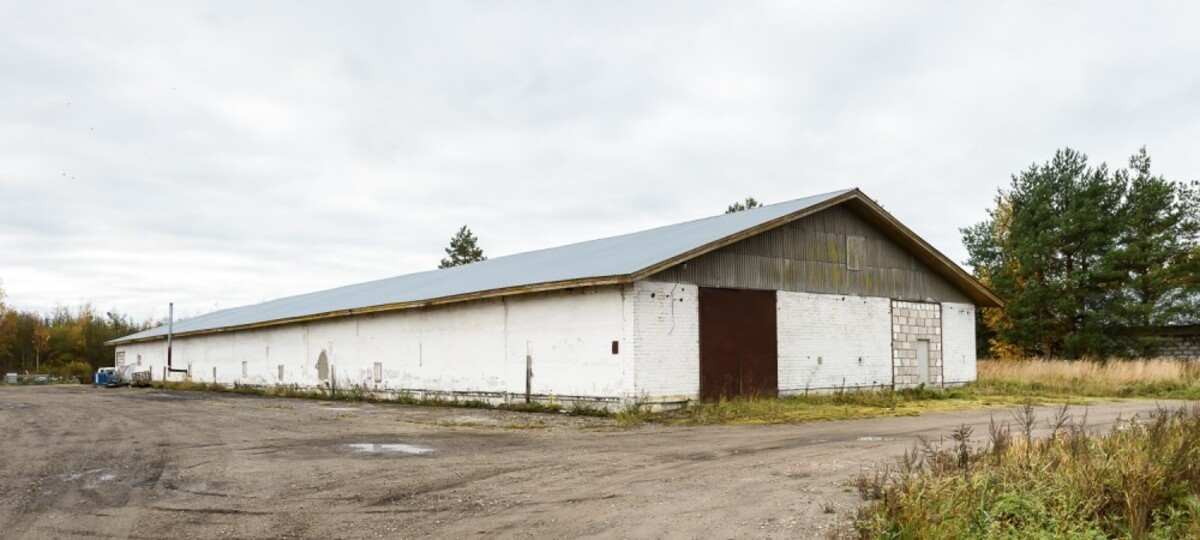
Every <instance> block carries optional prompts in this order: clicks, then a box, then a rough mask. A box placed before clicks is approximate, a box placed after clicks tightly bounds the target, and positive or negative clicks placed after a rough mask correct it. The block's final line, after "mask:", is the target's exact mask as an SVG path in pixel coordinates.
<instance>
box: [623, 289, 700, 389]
mask: <svg viewBox="0 0 1200 540" xmlns="http://www.w3.org/2000/svg"><path fill="white" fill-rule="evenodd" d="M626 302H627V303H628V304H629V305H631V306H632V307H633V317H634V338H633V339H634V343H633V346H634V355H635V356H634V362H635V365H636V367H635V370H634V371H635V381H636V382H635V385H634V392H635V395H636V396H637V397H639V398H655V399H659V400H672V399H694V398H695V397H696V396H698V395H699V393H700V303H699V297H698V296H697V288H696V286H695V285H686V284H679V283H661V282H652V281H639V282H636V283H634V286H633V290H632V291H631V292H630V293H628V294H627V295H626Z"/></svg>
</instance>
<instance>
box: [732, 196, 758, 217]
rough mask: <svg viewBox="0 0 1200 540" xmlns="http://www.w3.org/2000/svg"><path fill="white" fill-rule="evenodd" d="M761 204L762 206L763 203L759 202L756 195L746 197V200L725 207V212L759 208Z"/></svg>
mask: <svg viewBox="0 0 1200 540" xmlns="http://www.w3.org/2000/svg"><path fill="white" fill-rule="evenodd" d="M760 206H762V203H760V202H758V201H757V200H756V199H755V198H754V197H746V200H745V202H735V203H733V204H731V205H729V208H726V209H725V213H726V214H732V213H734V212H741V211H743V210H749V209H751V208H758V207H760Z"/></svg>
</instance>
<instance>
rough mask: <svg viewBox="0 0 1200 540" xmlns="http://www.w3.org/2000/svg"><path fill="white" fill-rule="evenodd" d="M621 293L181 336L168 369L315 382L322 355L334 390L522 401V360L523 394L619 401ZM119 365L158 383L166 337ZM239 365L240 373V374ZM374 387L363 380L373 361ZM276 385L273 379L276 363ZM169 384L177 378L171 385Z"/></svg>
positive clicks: (626, 384) (132, 347)
mask: <svg viewBox="0 0 1200 540" xmlns="http://www.w3.org/2000/svg"><path fill="white" fill-rule="evenodd" d="M623 298H624V294H623V291H622V288H621V287H602V288H587V289H575V290H571V291H557V292H550V293H542V294H531V295H525V296H521V297H515V298H509V299H504V300H500V299H496V300H484V301H479V302H468V303H460V304H452V305H448V306H437V307H432V308H426V309H413V310H404V311H397V312H391V313H377V314H368V315H362V316H357V317H342V318H337V319H330V320H327V321H314V322H308V323H300V324H290V325H284V326H278V327H274V328H264V329H257V330H240V331H235V332H226V333H220V334H210V335H202V336H194V337H181V338H178V339H176V340H175V343H174V355H173V356H174V365H175V367H178V368H184V367H188V366H189V365H190V367H191V370H192V371H191V373H192V379H193V380H197V381H205V382H209V381H212V380H213V368H216V381H217V382H220V383H224V384H232V383H234V382H240V383H246V384H256V385H271V384H297V385H301V386H315V385H317V384H319V382H320V381H319V380H318V378H317V369H316V364H317V359H318V357H319V356H320V354H321V352H322V351H325V352H326V354H327V356H328V359H329V363H330V365H331V366H332V370H333V372H334V374H335V375H336V376H337V378H338V384H339V385H342V386H343V387H345V386H349V385H364V386H367V387H376V388H379V389H390V390H413V391H433V392H447V391H467V392H488V393H503V392H510V393H523V392H524V391H525V356H526V354H527V353H532V355H533V357H534V378H533V392H534V393H535V394H554V395H572V396H587V397H624V396H627V395H629V394H631V393H632V391H633V376H632V369H631V365H630V363H629V362H627V361H626V359H627V358H630V357H631V356H632V354H633V349H632V347H630V346H629V345H630V344H627V343H622V344H620V345H619V347H623V348H622V349H620V351H619V354H617V355H613V354H612V341H613V340H621V339H623V337H624V336H625V335H626V332H625V316H624V300H623ZM117 351H119V352H124V353H125V356H126V359H127V361H129V362H134V361H136V356H137V355H138V354H141V355H142V357H143V359H142V361H143V367H145V368H146V369H150V370H151V373H152V376H153V377H154V379H155V380H161V379H162V376H163V371H162V368H163V366H165V365H166V341H165V340H160V341H154V342H149V343H135V344H128V345H120V346H118V347H117ZM242 362H246V368H247V369H246V372H247V373H246V376H245V377H243V376H242ZM376 362H379V363H381V364H382V365H383V370H382V371H383V381H382V382H381V383H379V384H376V383H375V381H374V373H373V372H374V364H375V363H376ZM281 365H282V366H283V371H284V377H283V379H282V380H281V379H280V378H279V376H278V375H279V366H281ZM171 378H172V379H173V380H179V379H181V377H180V376H174V377H171Z"/></svg>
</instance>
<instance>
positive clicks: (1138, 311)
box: [961, 148, 1200, 358]
mask: <svg viewBox="0 0 1200 540" xmlns="http://www.w3.org/2000/svg"><path fill="white" fill-rule="evenodd" d="M1150 165H1151V161H1150V156H1149V154H1148V153H1147V152H1146V149H1145V148H1142V149H1141V150H1139V151H1138V152H1137V153H1135V154H1134V155H1133V156H1132V157H1130V158H1129V163H1128V167H1126V168H1121V169H1115V170H1114V169H1110V168H1109V167H1108V165H1106V164H1104V163H1100V164H1098V165H1093V164H1091V163H1089V161H1088V158H1087V156H1086V155H1084V154H1083V153H1081V152H1078V151H1076V150H1073V149H1070V148H1065V149H1062V150H1059V151H1057V152H1056V153H1055V154H1054V156H1053V157H1052V158H1051V159H1050V160H1048V161H1046V162H1045V163H1042V164H1036V163H1035V164H1033V165H1031V166H1030V167H1029V168H1028V169H1026V170H1024V171H1022V172H1020V173H1018V174H1015V175H1013V176H1012V180H1011V182H1010V184H1009V186H1008V187H1007V188H1004V189H1000V190H999V192H998V194H997V195H996V198H995V205H994V206H993V207H992V208H990V209H989V210H988V218H987V219H986V220H984V221H983V222H980V223H978V224H975V225H973V226H970V227H966V228H964V229H962V230H961V232H962V235H963V243H964V244H965V245H966V248H967V251H968V253H969V255H970V258H969V260H968V264H969V265H970V266H972V268H973V269H974V274H975V276H976V277H977V278H979V279H980V280H981V281H982V282H983V283H984V284H985V285H987V286H988V287H990V288H991V289H992V290H993V291H994V292H995V293H996V294H997V295H998V296H999V297H1000V298H1001V299H1002V300H1004V307H1003V308H999V309H983V310H980V320H979V324H978V325H977V331H978V332H979V344H980V346H981V349H982V350H981V351H980V353H981V354H983V355H990V356H994V357H1002V358H1011V357H1029V356H1044V357H1066V358H1081V357H1098V358H1104V357H1110V356H1152V355H1154V354H1155V353H1156V351H1157V349H1158V347H1159V346H1161V345H1162V344H1163V342H1164V340H1163V339H1162V338H1160V337H1156V335H1155V329H1157V328H1162V327H1165V326H1171V325H1181V324H1193V323H1197V322H1200V184H1198V183H1197V182H1194V181H1192V182H1179V181H1172V180H1168V179H1166V178H1164V177H1162V176H1161V175H1158V174H1155V173H1154V172H1153V171H1152V169H1151V166H1150Z"/></svg>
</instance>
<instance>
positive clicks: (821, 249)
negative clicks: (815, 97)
mask: <svg viewBox="0 0 1200 540" xmlns="http://www.w3.org/2000/svg"><path fill="white" fill-rule="evenodd" d="M848 236H857V237H862V238H863V239H864V241H863V247H864V251H863V252H862V253H860V259H861V260H860V267H861V270H849V269H847V267H846V257H847V253H846V243H847V240H846V239H847V237H848ZM685 266H686V268H685ZM649 279H650V280H651V281H668V282H679V283H692V284H695V285H700V286H704V287H728V288H738V289H771V290H783V291H796V292H810V293H829V294H856V295H860V296H878V297H884V298H892V299H897V300H915V301H936V302H960V303H967V304H973V303H974V302H973V301H972V300H971V299H970V298H969V297H968V296H967V295H965V294H964V293H963V292H962V291H960V290H959V289H958V288H957V287H955V286H954V285H951V284H950V283H949V282H947V281H946V280H945V279H943V278H942V277H941V276H940V275H938V274H937V273H935V272H934V271H933V270H931V269H930V268H929V267H928V266H926V265H925V264H924V263H922V262H921V261H919V260H917V258H916V257H914V256H913V255H912V254H910V253H909V252H907V251H905V250H904V249H903V248H901V247H900V246H899V245H897V244H896V243H895V242H893V241H892V240H891V239H890V238H888V237H887V236H885V235H884V234H883V233H881V232H880V231H878V230H877V229H875V228H874V227H872V226H871V225H870V224H868V223H867V222H865V221H863V220H862V219H861V218H859V217H858V216H857V215H855V214H854V213H853V212H852V211H850V210H848V209H846V208H843V207H840V206H838V207H834V208H830V209H828V210H825V211H823V212H820V213H817V214H814V215H812V216H808V217H806V218H802V219H800V220H797V221H795V222H792V223H789V224H787V225H783V226H781V227H777V228H775V229H772V230H770V231H767V232H765V233H762V234H760V235H757V236H754V237H751V238H747V239H745V240H742V241H741V242H737V243H735V244H731V245H729V246H725V247H723V248H720V249H718V250H716V251H713V252H711V253H707V254H705V255H701V256H700V257H697V258H695V259H692V260H691V261H688V262H687V263H686V265H682V264H681V265H676V266H673V267H671V268H668V269H666V270H663V271H662V272H659V273H657V274H655V275H653V276H651V277H650V278H649Z"/></svg>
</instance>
